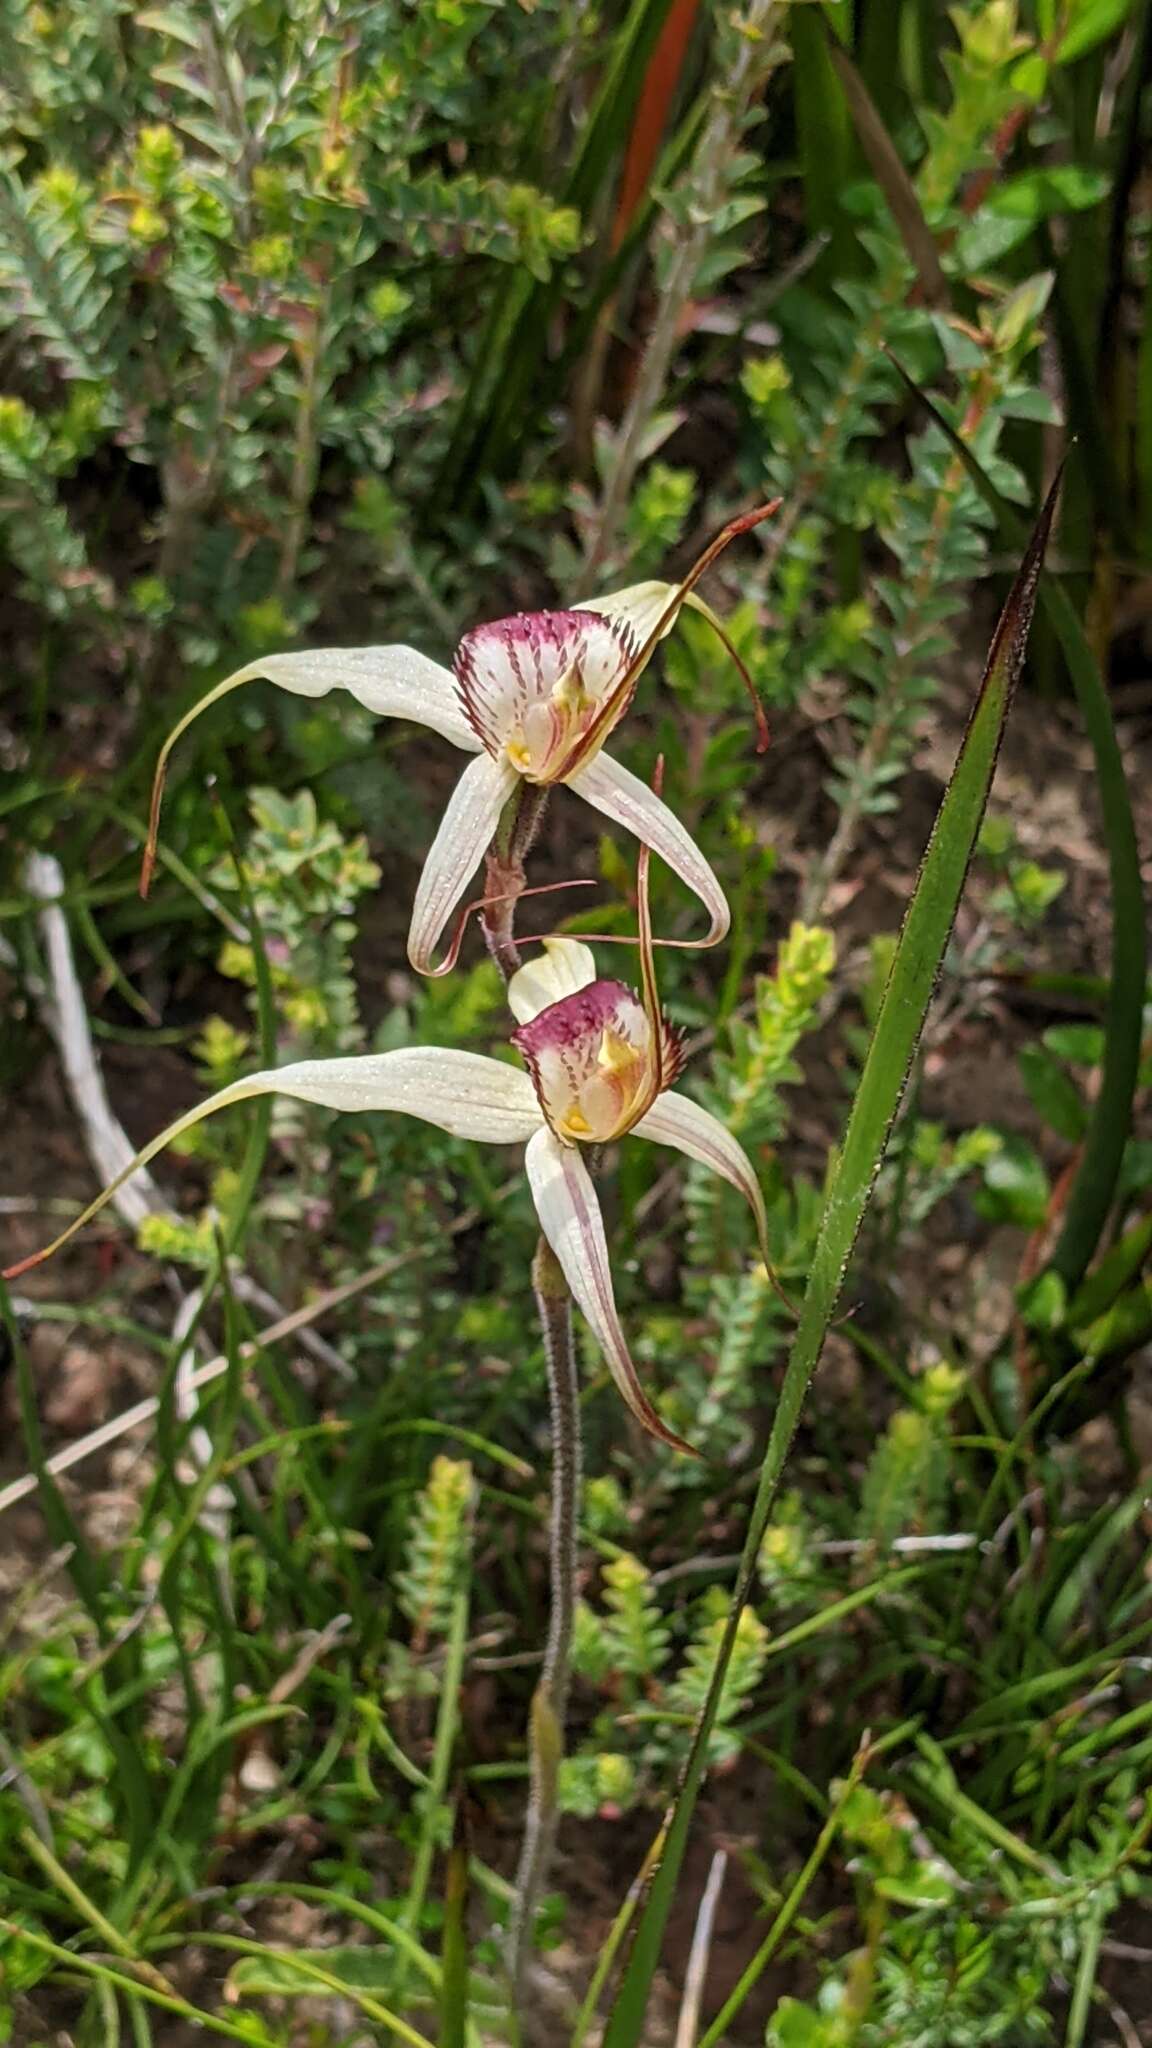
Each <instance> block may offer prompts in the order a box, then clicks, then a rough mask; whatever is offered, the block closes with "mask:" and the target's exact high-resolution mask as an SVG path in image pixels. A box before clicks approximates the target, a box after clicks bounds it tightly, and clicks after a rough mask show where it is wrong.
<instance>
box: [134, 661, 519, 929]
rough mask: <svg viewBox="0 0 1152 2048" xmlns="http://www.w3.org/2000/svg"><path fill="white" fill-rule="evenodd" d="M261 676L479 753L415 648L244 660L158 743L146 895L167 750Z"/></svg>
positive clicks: (450, 693)
mask: <svg viewBox="0 0 1152 2048" xmlns="http://www.w3.org/2000/svg"><path fill="white" fill-rule="evenodd" d="M259 677H263V678H265V679H266V680H267V681H268V682H270V683H275V684H276V685H277V687H278V688H279V689H281V690H288V691H289V692H290V693H291V694H292V695H293V696H295V697H326V696H327V695H328V693H329V691H330V690H347V692H348V694H349V696H351V697H355V699H356V701H357V703H358V704H363V705H364V707H365V709H366V710H368V711H374V712H375V713H376V714H377V716H378V717H381V718H408V719H411V720H412V722H413V723H414V724H416V725H426V726H429V727H430V728H431V730H432V731H433V732H438V733H440V734H442V736H443V737H444V738H445V739H446V740H451V742H452V744H453V746H456V747H462V748H463V749H464V751H465V752H466V753H469V754H475V753H477V752H478V751H479V747H480V741H479V740H478V739H477V737H476V734H475V733H474V731H473V730H472V727H471V725H470V724H469V722H468V719H467V718H466V717H465V714H464V709H463V706H462V704H461V702H460V699H459V696H458V694H457V690H456V680H455V677H454V676H453V674H452V671H451V670H450V669H447V668H443V667H441V665H440V663H439V662H438V661H431V660H429V658H428V656H427V655H426V654H420V653H418V652H417V650H416V649H415V648H414V647H404V646H395V647H331V648H323V649H306V650H304V651H303V652H302V653H299V654H267V655H264V656H263V657H262V658H261V659H260V660H259V661H250V662H248V663H247V665H246V666H245V667H244V668H238V669H237V670H236V671H235V673H234V674H233V675H230V676H226V677H225V679H224V681H223V682H222V683H217V684H216V686H215V688H214V689H211V690H209V691H208V692H207V694H206V695H205V696H203V697H201V698H200V700H199V702H198V703H196V704H194V705H193V706H192V709H191V710H190V711H187V712H185V714H184V717H183V718H182V719H181V720H180V722H179V724H178V725H175V726H173V728H172V731H171V732H170V733H169V735H168V737H167V739H166V740H165V742H164V744H163V746H162V747H161V749H160V755H159V759H158V760H157V763H156V772H155V775H154V777H153V781H152V801H151V805H150V808H149V814H148V840H147V844H146V846H145V849H144V861H143V865H142V868H141V873H140V893H141V895H142V896H146V895H147V894H148V888H149V885H150V883H151V880H152V872H153V869H154V867H155V864H156V840H157V836H158V834H159V830H160V806H161V803H162V802H163V798H164V780H165V777H166V775H167V773H168V763H169V761H170V759H171V757H172V750H173V748H174V747H175V746H176V744H177V742H178V741H179V740H180V739H182V738H183V736H184V734H185V733H186V732H187V730H188V728H189V726H190V725H192V724H194V723H195V721H196V719H198V718H199V716H200V713H201V712H202V711H207V709H208V707H209V705H211V704H218V703H219V702H220V699H221V698H222V697H227V696H230V695H231V692H232V691H233V690H238V689H239V688H240V686H241V684H243V683H250V682H255V681H256V680H257V678H259Z"/></svg>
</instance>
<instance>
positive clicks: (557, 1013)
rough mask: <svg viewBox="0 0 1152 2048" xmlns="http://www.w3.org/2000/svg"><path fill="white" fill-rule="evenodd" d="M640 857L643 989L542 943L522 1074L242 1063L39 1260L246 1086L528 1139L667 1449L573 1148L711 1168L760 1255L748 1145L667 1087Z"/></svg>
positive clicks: (623, 1373)
mask: <svg viewBox="0 0 1152 2048" xmlns="http://www.w3.org/2000/svg"><path fill="white" fill-rule="evenodd" d="M646 867H647V861H646V859H645V858H643V857H642V883H641V889H640V923H641V962H642V994H640V995H637V994H635V993H634V992H633V991H632V990H631V989H630V988H628V987H627V986H626V984H625V983H624V982H621V981H612V980H604V979H601V978H600V977H598V975H597V973H596V963H595V960H594V958H593V955H592V953H591V950H590V949H589V947H587V946H586V945H583V944H582V943H581V942H580V941H579V940H576V939H571V938H564V937H554V938H551V939H546V940H545V941H544V953H543V957H541V958H540V959H537V960H533V961H532V962H530V963H529V964H528V965H527V966H524V967H522V968H521V969H520V970H519V971H518V973H516V974H515V975H514V976H513V977H512V980H511V982H510V984H509V989H508V999H509V1002H510V1004H511V1007H512V1011H513V1014H514V1016H515V1017H516V1020H517V1029H516V1030H515V1032H514V1033H513V1034H512V1043H513V1044H514V1045H515V1046H516V1048H517V1050H518V1051H519V1052H520V1053H521V1054H522V1055H523V1058H524V1060H525V1063H526V1068H527V1071H525V1070H524V1069H523V1068H518V1067H514V1066H512V1065H511V1064H510V1063H508V1062H506V1061H504V1060H498V1059H492V1058H489V1057H487V1056H486V1055H485V1054H482V1053H474V1052H457V1051H452V1050H451V1049H449V1048H445V1047H440V1046H407V1047H402V1048H401V1049H399V1050H398V1051H395V1052H384V1053H364V1054H360V1055H358V1056H356V1057H352V1058H346V1059H330V1060H301V1061H298V1062H296V1063H294V1064H292V1065H289V1066H284V1067H279V1068H271V1069H269V1070H268V1071H267V1072H264V1073H258V1074H249V1075H247V1076H246V1077H245V1078H244V1079H242V1080H239V1081H233V1082H231V1083H230V1084H229V1086H228V1087H226V1088H221V1089H220V1090H219V1092H218V1093H217V1094H215V1095H212V1096H210V1097H209V1098H208V1100H207V1101H206V1102H202V1103H200V1104H198V1106H197V1107H196V1108H195V1109H191V1110H189V1111H188V1113H187V1114H186V1115H185V1116H182V1117H179V1118H178V1119H177V1121H176V1122H175V1123H173V1124H170V1125H169V1126H168V1128H167V1130H165V1131H162V1132H161V1134H160V1136H159V1137H157V1138H153V1139H152V1141H151V1143H150V1144H148V1145H146V1146H145V1147H144V1149H143V1151H141V1152H139V1153H138V1154H137V1156H136V1158H135V1159H134V1160H133V1161H132V1164H131V1165H130V1166H128V1167H126V1168H125V1170H124V1172H123V1173H122V1174H120V1175H119V1177H118V1178H117V1179H116V1180H115V1181H113V1182H112V1184H111V1186H110V1187H108V1188H106V1189H105V1190H104V1192H103V1193H102V1194H101V1195H100V1196H99V1197H98V1198H97V1200H96V1201H94V1202H93V1203H91V1204H90V1206H89V1207H88V1208H87V1209H86V1210H85V1211H84V1213H83V1215H82V1216H80V1217H78V1218H77V1219H76V1221H75V1222H74V1223H72V1224H70V1225H69V1227H68V1229H67V1230H66V1231H64V1232H62V1233H61V1235H60V1236H59V1237H58V1238H56V1239H55V1241H54V1242H53V1243H52V1244H50V1245H49V1246H47V1247H46V1249H45V1250H44V1251H42V1252H37V1253H35V1254H33V1256H32V1257H31V1258H28V1259H24V1260H22V1261H21V1262H20V1264H19V1265H17V1266H13V1267H11V1268H10V1269H9V1271H8V1273H7V1274H6V1275H5V1277H6V1278H9V1279H11V1278H14V1277H15V1276H16V1275H17V1274H18V1273H22V1272H24V1271H26V1269H27V1268H28V1267H29V1266H32V1265H35V1264H36V1263H37V1262H38V1261H39V1260H40V1259H44V1258H47V1257H48V1256H49V1255H50V1254H51V1253H52V1252H54V1251H56V1249H57V1248H58V1246H60V1245H62V1244H63V1243H64V1242H65V1241H66V1240H67V1239H68V1238H70V1237H71V1236H72V1235H73V1233H74V1232H75V1231H77V1230H79V1229H80V1228H81V1226H82V1225H83V1224H85V1223H86V1222H88V1220H89V1219H90V1218H91V1217H92V1216H94V1215H95V1214H96V1212H97V1211H98V1210H99V1209H101V1208H102V1207H103V1205H104V1203H105V1202H107V1201H108V1199H109V1197H110V1196H111V1195H113V1194H114V1193H115V1192H116V1189H117V1188H119V1187H120V1186H121V1185H122V1184H123V1182H124V1181H125V1180H126V1179H127V1178H128V1177H129V1175H130V1174H132V1173H134V1172H135V1171H136V1169H137V1167H140V1166H144V1165H146V1164H147V1163H148V1161H149V1160H151V1159H153V1158H154V1157H155V1156H156V1154H157V1153H158V1152H160V1151H162V1150H163V1149H164V1147H165V1146H166V1145H169V1144H171V1143H172V1141H173V1139H175V1138H178V1137H180V1136H181V1134H182V1133H183V1132H185V1131H187V1130H190V1129H191V1128H192V1126H193V1125H194V1124H197V1123H199V1122H200V1121H201V1119H202V1118H204V1117H207V1116H212V1115H214V1113H215V1112H216V1110H218V1109H225V1108H227V1107H228V1105H229V1104H230V1103H234V1102H244V1101H246V1100H248V1099H249V1098H250V1097H251V1096H256V1095H272V1094H278V1095H288V1096H292V1097H294V1098H295V1099H296V1100H297V1101H300V1102H311V1103H317V1104H319V1105H321V1106H322V1107H323V1108H325V1109H333V1110H346V1111H363V1110H392V1111H396V1112H398V1113H400V1114H401V1115H406V1116H414V1117H420V1118H422V1119H423V1120H424V1121H425V1122H426V1123H430V1124H435V1125H436V1126H437V1128H438V1129H439V1130H442V1131H447V1132H448V1133H449V1134H450V1135H451V1136H453V1137H458V1138H473V1139H476V1140H477V1141H478V1142H479V1143H481V1144H492V1145H507V1144H516V1143H525V1144H526V1147H527V1149H526V1151H525V1155H524V1164H525V1169H526V1171H527V1175H528V1181H529V1185H530V1188H531V1191H532V1199H533V1202H534V1203H535V1206H536V1211H537V1214H538V1216H539V1219H540V1227H541V1229H542V1231H543V1233H544V1236H545V1237H546V1238H547V1240H548V1243H549V1244H550V1245H551V1247H552V1250H553V1251H554V1252H555V1254H556V1257H557V1259H558V1261H559V1263H560V1266H561V1269H562V1271H563V1274H564V1278H565V1280H566V1281H567V1284H568V1287H569V1289H570V1291H571V1293H572V1296H573V1299H574V1300H575V1302H576V1304H577V1306H578V1307H579V1308H580V1310H581V1312H582V1313H583V1315H584V1316H585V1317H586V1318H587V1321H588V1323H589V1324H590V1326H591V1328H592V1331H593V1334H594V1335H595V1337H596V1340H597V1342H598V1343H599V1345H600V1347H601V1350H602V1351H603V1353H604V1356H605V1359H606V1361H607V1364H608V1367H609V1370H610V1372H611V1374H612V1377H613V1379H614V1380H615V1382H616V1385H617V1387H618V1388H619V1390H620V1393H621V1394H622V1395H623V1398H624V1400H625V1402H626V1403H627V1405H628V1407H629V1408H630V1409H631V1411H632V1413H633V1415H635V1416H636V1418H637V1420H638V1421H639V1422H641V1423H642V1424H643V1425H644V1427H645V1429H647V1430H649V1431H651V1433H652V1435H653V1436H656V1437H659V1438H660V1439H661V1440H662V1441H663V1442H664V1443H667V1444H671V1445H673V1446H674V1447H675V1448H676V1449H678V1450H691V1448H692V1447H691V1446H690V1445H688V1444H686V1443H684V1441H683V1439H682V1438H680V1437H678V1436H676V1435H675V1434H674V1433H673V1431H672V1430H670V1429H669V1428H668V1427H667V1425H666V1424H665V1423H664V1422H662V1421H661V1419H660V1417H659V1415H658V1414H657V1413H656V1410H655V1409H654V1408H653V1406H652V1403H651V1402H650V1401H649V1399H648V1397H647V1395H646V1394H645V1393H644V1391H643V1388H642V1387H641V1385H640V1381H639V1378H638V1376H637V1373H636V1368H635V1366H634V1364H633V1362H632V1357H631V1354H630V1352H629V1349H628V1344H627V1341H626V1339H625V1336H624V1332H623V1330H622V1328H621V1325H620V1319H619V1315H618V1313H617V1309H616V1302H615V1296H614V1293H613V1287H612V1271H611V1266H610V1263H609V1258H608V1246H607V1242H606V1239H605V1234H604V1223H603V1219H602V1217H601V1213H600V1205H599V1202H598V1200H597V1197H596V1189H595V1186H594V1183H593V1180H592V1176H591V1174H590V1173H589V1171H588V1167H587V1166H586V1164H585V1162H584V1157H583V1152H584V1149H585V1148H588V1147H600V1146H604V1145H608V1144H613V1143H615V1142H616V1141H617V1140H618V1139H621V1138H624V1137H628V1136H634V1137H637V1138H648V1139H650V1140H651V1141H652V1142H653V1143H654V1144H657V1145H669V1146H672V1147H673V1148H674V1149H675V1150H676V1151H678V1152H682V1153H685V1154H686V1155H687V1156H688V1158H690V1159H693V1160H697V1161H699V1163H700V1164H701V1165H704V1166H707V1167H710V1168H711V1169H712V1171H713V1172H714V1173H717V1174H719V1175H721V1176H722V1178H723V1179H724V1180H726V1181H729V1182H730V1183H731V1184H732V1186H733V1187H735V1188H737V1189H739V1191H740V1193H741V1194H742V1195H743V1196H744V1197H745V1199H746V1200H747V1202H748V1203H749V1205H750V1207H751V1209H752V1213H753V1215H754V1217H755V1219H756V1229H757V1234H758V1237H759V1242H760V1247H761V1251H762V1253H763V1256H764V1258H765V1262H766V1263H769V1262H768V1252H767V1224H766V1219H765V1213H764V1202H763V1197H762V1195H761V1192H760V1186H759V1183H758V1181H757V1179H756V1174H755V1171H754V1169H753V1166H752V1163H751V1161H750V1159H749V1158H748V1156H747V1154H746V1153H745V1151H744V1150H743V1148H742V1146H740V1145H739V1144H738V1143H737V1141H736V1139H735V1138H734V1137H733V1136H732V1134H731V1133H730V1132H729V1131H728V1130H726V1129H725V1127H724V1125H723V1124H722V1123H720V1122H718V1120H717V1119H716V1118H715V1117H714V1116H712V1115H710V1113H709V1112H708V1111H707V1110H706V1109H702V1108H701V1107H700V1105H699V1103H697V1102H694V1101H692V1100H691V1098H690V1097H689V1096H687V1095H682V1094H680V1093H679V1092H678V1091H677V1090H676V1089H675V1088H673V1087H672V1085H671V1084H672V1082H673V1081H675V1080H676V1079H677V1077H678V1076H679V1073H680V1071H681V1068H682V1066H683V1058H684V1056H683V1049H682V1046H681V1043H680V1040H679V1037H678V1036H677V1033H676V1032H675V1030H674V1029H673V1028H672V1026H671V1025H670V1024H669V1022H668V1020H667V1018H666V1017H665V1015H664V1013H663V1011H662V1010H661V1009H660V1007H659V1002H658V999H657V994H656V985H655V973H654V968H653V952H652V938H651V928H650V924H649V919H648V905H647V889H646V886H645V880H646V876H644V874H643V871H644V870H646Z"/></svg>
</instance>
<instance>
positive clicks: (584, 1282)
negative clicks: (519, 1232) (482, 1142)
mask: <svg viewBox="0 0 1152 2048" xmlns="http://www.w3.org/2000/svg"><path fill="white" fill-rule="evenodd" d="M524 1164H525V1167H526V1169H527V1173H528V1181H529V1185H530V1186H531V1189H532V1200H533V1201H534V1202H535V1204H536V1213H537V1215H538V1216H539V1218H540V1227H541V1229H542V1230H543V1232H544V1235H545V1237H546V1238H547V1240H548V1242H549V1244H550V1245H551V1247H552V1249H553V1251H554V1252H555V1254H556V1257H557V1258H558V1259H559V1261H560V1265H561V1269H562V1271H563V1274H564V1278H565V1279H566V1281H567V1282H568V1285H569V1287H570V1289H571V1291H572V1298H573V1300H574V1301H575V1303H576V1306H577V1307H578V1308H579V1310H580V1312H581V1314H582V1315H584V1316H585V1317H586V1318H587V1320H588V1322H589V1323H590V1324H591V1326H592V1332H593V1335H594V1336H595V1338H596V1341H597V1343H598V1344H599V1346H600V1348H601V1350H602V1351H603V1353H604V1356H605V1358H606V1359H607V1361H608V1369H609V1371H610V1372H611V1374H612V1377H613V1379H614V1380H615V1382H616V1385H617V1386H618V1387H619V1389H620V1392H621V1394H622V1395H623V1397H624V1400H625V1401H626V1402H627V1404H628V1407H629V1408H630V1409H631V1410H632V1413H633V1415H634V1416H635V1417H636V1419H637V1421H638V1422H641V1423H643V1425H644V1428H645V1429H647V1430H649V1431H650V1432H651V1434H652V1435H653V1436H656V1437H659V1438H660V1440H661V1442H662V1443H666V1444H671V1445H672V1446H673V1448H674V1449H675V1450H678V1451H690V1450H691V1448H692V1446H691V1445H690V1444H686V1443H685V1442H684V1441H683V1439H682V1438H681V1437H678V1436H676V1435H674V1434H673V1432H672V1431H671V1430H670V1429H669V1428H668V1427H667V1425H666V1424H665V1423H663V1422H661V1420H660V1417H659V1416H658V1415H657V1413H656V1410H655V1409H654V1408H653V1406H652V1403H651V1402H650V1401H649V1399H648V1397H647V1395H646V1394H645V1392H644V1390H643V1388H642V1387H641V1385H640V1382H639V1380H638V1378H637V1376H636V1368H635V1366H634V1365H633V1363H632V1358H631V1355H630V1353H629V1350H628V1345H627V1343H626V1341H625V1337H624V1332H623V1330H622V1329H621V1328H620V1318H619V1316H618V1315H617V1313H616V1302H615V1298H614V1296H613V1293H612V1269H611V1267H610V1265H609V1263H608V1246H607V1243H606V1241H605V1237H604V1220H603V1218H602V1216H601V1214H600V1204H599V1202H598V1201H597V1200H596V1190H595V1188H594V1187H593V1185H592V1179H591V1176H590V1174H589V1172H588V1169H587V1167H586V1166H585V1164H584V1161H583V1160H582V1159H581V1157H580V1154H579V1152H577V1151H576V1149H575V1147H574V1146H571V1145H562V1144H561V1143H560V1141H559V1139H558V1138H555V1137H553V1135H552V1132H551V1131H547V1130H544V1131H538V1132H537V1133H536V1136H535V1137H534V1138H533V1139H532V1140H531V1142H530V1143H529V1146H528V1150H527V1152H526V1153H525V1156H524Z"/></svg>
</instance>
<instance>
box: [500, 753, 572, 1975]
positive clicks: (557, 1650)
mask: <svg viewBox="0 0 1152 2048" xmlns="http://www.w3.org/2000/svg"><path fill="white" fill-rule="evenodd" d="M547 801H548V791H547V790H546V789H542V788H539V787H537V786H534V785H533V784H531V783H527V782H526V783H522V784H521V786H520V788H519V789H518V790H517V792H516V794H515V795H514V796H513V797H511V798H510V800H509V802H508V805H507V808H506V809H505V812H504V815H503V817H502V818H501V820H500V824H499V827H498V829H497V832H496V837H495V839H494V840H493V842H492V846H491V848H490V850H489V853H488V858H487V868H486V882H485V892H484V893H485V904H484V909H483V912H482V922H483V927H484V937H485V940H486V942H487V946H488V951H489V953H490V954H491V955H492V958H493V960H494V961H495V962H496V965H497V967H498V968H499V970H500V973H501V974H502V976H503V978H504V980H505V982H509V981H510V980H511V979H512V976H513V975H514V974H515V972H516V969H517V968H518V967H519V965H520V952H519V948H518V947H517V944H516V939H515V922H516V905H517V902H518V901H519V898H520V895H521V893H522V891H523V888H524V862H525V860H526V858H527V855H528V852H529V850H530V848H531V845H532V842H533V840H534V839H535V837H536V834H537V832H538V831H539V828H540V821H541V819H542V818H543V816H544V808H545V805H546V804H547ZM532 1292H533V1294H534V1295H535V1298H536V1311H537V1314H538V1316H539V1318H540V1329H541V1332H542V1334H543V1338H544V1358H545V1363H546V1366H547V1371H548V1399H549V1408H550V1420H551V1430H552V1508H551V1516H550V1521H549V1563H550V1580H551V1587H550V1590H551V1608H550V1612H549V1618H548V1639H547V1643H546V1645H545V1649H544V1664H543V1668H542V1670H541V1673H540V1679H539V1682H538V1684H537V1687H536V1691H535V1693H534V1694H533V1696H532V1712H531V1717H530V1720H529V1728H528V1750H529V1768H530V1790H529V1797H528V1813H527V1817H526V1820H525V1823H524V1839H523V1842H522V1844H521V1848H520V1861H519V1864H518V1866H517V1870H516V1880H515V1888H514V1889H515V1896H514V1898H513V1902H512V1910H511V1913H510V1916H509V1922H508V1949H507V1957H508V1972H509V1976H510V1977H511V1980H512V1991H513V1999H514V2002H515V2004H516V2007H517V2008H518V2009H520V2010H522V2008H523V2003H524V1999H523V1990H524V1980H525V1976H526V1973H527V1968H528V1962H529V1958H530V1957H531V1954H532V1938H533V1935H534V1933H535V1930H536V1909H537V1906H538V1905H539V1903H540V1894H541V1891H542V1890H543V1888H544V1881H545V1879H546V1877H547V1875H548V1866H549V1864H550V1863H551V1860H552V1850H553V1847H554V1845H555V1841H556V1828H557V1824H558V1822H559V1818H560V1765H561V1763H562V1762H563V1758H564V1722H565V1718H566V1715H567V1709H568V1690H569V1684H570V1680H571V1659H572V1630H573V1625H574V1621H575V1615H576V1563H577V1534H576V1528H577V1513H578V1508H579V1501H580V1480H581V1469H582V1463H583V1460H582V1454H581V1436H580V1401H579V1394H578V1389H577V1381H576V1353H575V1349H574V1346H573V1339H572V1297H571V1295H570V1294H569V1292H568V1283H567V1281H566V1280H565V1278H564V1275H563V1273H562V1272H561V1270H560V1265H559V1261H558V1260H557V1258H556V1254H555V1253H554V1252H553V1250H552V1247H551V1245H550V1244H549V1243H548V1241H547V1239H546V1238H545V1237H541V1238H540V1240H539V1242H538V1243H537V1246H536V1255H535V1257H534V1259H533V1261H532Z"/></svg>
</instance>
